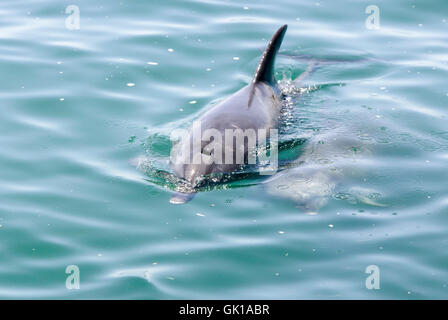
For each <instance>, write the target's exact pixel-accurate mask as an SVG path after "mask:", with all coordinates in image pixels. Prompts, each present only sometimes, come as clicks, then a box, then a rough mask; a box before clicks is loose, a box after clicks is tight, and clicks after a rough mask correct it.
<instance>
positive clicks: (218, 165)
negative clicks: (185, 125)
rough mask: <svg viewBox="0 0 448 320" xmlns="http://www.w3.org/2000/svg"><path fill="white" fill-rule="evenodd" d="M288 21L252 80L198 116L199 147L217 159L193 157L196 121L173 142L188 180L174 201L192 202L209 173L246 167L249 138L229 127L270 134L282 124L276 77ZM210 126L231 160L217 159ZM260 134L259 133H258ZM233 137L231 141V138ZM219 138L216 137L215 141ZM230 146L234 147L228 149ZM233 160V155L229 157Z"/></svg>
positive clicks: (176, 162) (173, 162)
mask: <svg viewBox="0 0 448 320" xmlns="http://www.w3.org/2000/svg"><path fill="white" fill-rule="evenodd" d="M286 29H287V25H283V26H282V27H280V28H279V29H278V30H277V32H276V33H275V34H274V35H273V37H272V39H271V41H270V42H269V43H268V45H267V47H266V49H265V51H264V53H263V56H262V57H261V60H260V62H259V64H258V67H257V70H256V72H255V75H254V78H253V80H252V82H251V83H250V84H248V85H247V86H245V87H243V88H242V89H240V90H239V91H237V92H235V93H234V94H233V95H231V96H230V97H228V98H226V99H225V100H223V101H222V102H220V103H218V104H216V105H214V106H213V107H211V108H210V110H207V111H206V112H205V113H204V114H203V115H201V116H200V117H199V118H198V119H197V123H199V124H200V128H199V129H198V130H199V131H198V132H199V133H200V134H201V136H202V138H201V141H200V145H199V147H198V149H196V150H197V151H199V152H200V156H201V157H202V156H205V157H212V158H211V159H212V160H213V161H201V162H200V163H198V162H196V163H195V162H194V161H192V158H191V157H192V155H193V156H194V155H195V151H194V150H193V149H194V145H195V141H193V140H194V133H195V128H194V125H193V126H191V127H190V129H189V131H188V134H186V135H185V136H184V137H183V138H182V139H181V140H180V141H179V142H178V143H177V144H175V145H173V149H172V151H171V156H170V166H171V168H172V170H173V172H174V174H175V175H176V176H177V177H179V178H181V180H182V181H184V182H185V184H184V188H183V189H182V192H177V193H175V194H174V195H173V196H172V197H171V200H170V202H171V203H173V204H181V203H185V202H188V201H189V200H191V199H192V198H193V196H194V195H195V191H196V189H197V187H199V186H200V185H201V183H203V181H204V179H206V177H211V176H214V175H215V176H216V175H217V174H226V173H234V172H237V171H238V170H240V169H241V168H242V164H241V161H237V159H236V155H237V153H238V152H241V153H240V155H241V154H243V155H244V163H245V164H247V161H248V159H249V157H250V153H251V150H250V148H249V145H248V141H247V140H248V139H243V140H242V141H241V139H240V140H239V142H238V139H234V137H227V136H226V133H225V131H226V130H227V129H229V130H248V129H253V130H254V131H255V132H257V131H258V130H259V129H264V130H266V135H267V138H269V133H270V130H271V129H275V128H277V127H278V123H279V116H280V111H281V107H282V103H281V99H282V97H281V91H280V89H279V88H278V86H277V83H276V81H275V79H274V64H275V57H276V55H277V52H278V51H279V49H280V46H281V43H282V41H283V37H284V35H285V32H286ZM206 130H214V131H213V132H215V133H219V134H220V135H221V136H222V137H225V139H224V145H225V150H224V151H225V153H226V155H227V152H228V151H230V154H231V155H232V159H231V161H214V160H216V154H214V152H213V151H214V150H216V149H214V148H213V147H214V146H213V142H214V141H215V135H213V137H212V136H210V137H209V138H207V139H204V137H203V133H204V132H205V131H206ZM257 137H258V136H257ZM230 139H232V141H231V142H230V141H229V140H230ZM215 142H216V141H215ZM229 148H230V150H228V149H229ZM227 160H229V159H227Z"/></svg>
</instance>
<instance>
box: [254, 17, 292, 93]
mask: <svg viewBox="0 0 448 320" xmlns="http://www.w3.org/2000/svg"><path fill="white" fill-rule="evenodd" d="M287 28H288V25H286V24H285V25H284V26H282V27H280V29H278V30H277V32H276V33H275V34H274V36H273V37H272V39H271V41H269V43H268V45H267V47H266V50H265V51H264V53H263V56H262V57H261V60H260V63H259V64H258V68H257V71H256V72H255V76H254V80H253V83H256V82H259V81H264V82H266V83H268V84H270V85H274V62H275V56H276V55H277V52H278V49H280V46H281V44H282V41H283V37H284V35H285V32H286V29H287Z"/></svg>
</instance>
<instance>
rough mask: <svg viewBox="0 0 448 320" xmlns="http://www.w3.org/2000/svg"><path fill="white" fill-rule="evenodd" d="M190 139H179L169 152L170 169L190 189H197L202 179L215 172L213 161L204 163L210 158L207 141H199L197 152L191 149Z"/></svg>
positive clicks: (191, 142)
mask: <svg viewBox="0 0 448 320" xmlns="http://www.w3.org/2000/svg"><path fill="white" fill-rule="evenodd" d="M193 143H194V142H193V141H192V137H191V136H188V137H186V139H181V140H180V141H179V142H178V144H177V145H175V146H174V147H173V150H172V152H171V168H172V169H173V170H174V172H175V173H176V175H177V176H178V177H180V178H182V179H183V180H185V181H186V182H187V183H188V184H189V187H191V188H192V189H194V188H196V187H198V186H199V185H200V184H201V181H202V180H203V177H204V176H206V175H209V174H211V173H214V172H216V165H215V163H214V162H213V161H204V160H207V158H210V157H211V154H210V151H209V149H208V148H207V145H208V144H209V141H201V146H198V148H197V150H196V149H195V148H194V147H193Z"/></svg>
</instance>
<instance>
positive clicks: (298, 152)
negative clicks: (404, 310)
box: [0, 0, 448, 299]
mask: <svg viewBox="0 0 448 320" xmlns="http://www.w3.org/2000/svg"><path fill="white" fill-rule="evenodd" d="M70 5H75V7H73V6H70ZM370 5H375V6H376V7H373V9H372V7H371V8H368V7H369V6H370ZM366 9H367V10H366ZM78 13H79V16H78V15H77V14H78ZM0 15H1V17H2V18H1V19H0V30H1V31H0V70H1V78H0V104H1V110H2V116H1V117H0V128H1V132H2V135H1V136H0V146H1V148H0V168H1V170H0V298H1V299H39V298H40V299H229V298H233V299H446V298H448V184H447V181H448V170H447V167H448V117H447V115H448V112H447V104H448V87H447V79H448V54H447V49H448V46H447V44H448V22H447V20H448V4H447V2H446V1H442V0H438V1H431V2H427V1H423V0H421V1H409V0H397V1H375V2H371V1H362V0H357V1H354V0H353V1H328V0H326V1H317V2H316V1H304V0H282V1H241V2H240V1H231V0H230V1H224V0H193V1H154V0H148V1H143V0H140V1H138V0H134V1H132V0H127V1H125V0H122V1H105V0H102V1H99V0H89V1H87V0H78V1H76V2H73V3H72V2H70V1H36V0H34V1H30V0H23V1H11V0H9V1H2V2H1V3H0ZM372 15H373V16H372ZM77 17H79V19H78V18H77ZM373 17H374V18H375V19H373ZM283 24H288V26H289V28H288V31H287V33H286V36H285V38H284V41H283V45H282V48H281V51H280V54H279V56H278V58H277V61H276V78H277V79H278V80H279V81H280V84H281V86H282V88H283V90H284V92H285V100H284V104H285V110H287V111H285V112H284V116H285V119H283V120H282V125H284V128H282V129H281V130H283V131H282V135H281V139H284V140H285V141H287V142H288V143H289V145H288V143H287V147H286V153H287V155H286V156H287V157H290V158H294V157H295V158H297V159H302V160H301V161H305V162H306V163H309V164H311V167H312V169H310V170H302V169H303V166H301V165H299V164H297V163H296V165H294V162H292V163H293V165H290V166H289V167H288V168H285V169H282V170H280V171H279V172H278V173H277V174H276V175H274V176H270V177H268V178H266V179H248V178H246V179H242V180H239V181H236V182H232V183H227V184H221V185H219V186H216V187H213V188H209V189H208V190H204V191H203V192H200V193H199V194H198V195H197V196H196V197H195V198H194V199H193V200H192V201H191V202H189V203H187V204H185V205H173V204H171V203H169V199H170V197H171V194H172V189H173V185H172V184H171V183H170V182H168V181H164V180H163V179H160V177H159V179H156V177H155V174H154V173H155V172H158V171H162V170H167V171H169V166H167V159H168V157H169V153H170V149H171V144H170V139H169V136H170V132H172V131H173V130H175V129H176V128H178V127H183V126H188V125H189V124H191V122H192V121H193V119H195V117H197V116H198V115H200V114H201V112H204V111H205V110H207V108H210V106H211V104H213V103H216V101H219V100H220V99H222V98H223V97H226V96H228V95H230V94H232V93H233V92H235V91H237V90H239V89H240V88H242V87H243V86H245V85H246V84H248V83H249V82H250V81H251V79H252V76H253V74H254V72H255V69H256V67H257V64H258V61H259V59H260V56H261V54H262V52H263V50H264V48H265V46H266V44H267V42H268V41H269V39H270V38H271V36H272V35H273V33H274V32H275V31H276V30H277V28H278V27H280V26H281V25H283ZM310 65H314V68H312V69H313V70H312V72H308V73H307V74H306V76H305V77H303V78H300V81H299V82H298V81H294V79H296V78H297V77H298V76H299V75H300V74H301V73H302V72H304V71H306V70H309V66H310ZM284 153H285V152H284ZM136 157H140V158H142V157H143V158H144V159H146V161H145V164H144V165H143V166H142V165H140V166H139V167H138V168H136V167H135V166H133V165H132V163H133V161H132V160H131V159H133V158H136ZM68 266H75V268H76V267H77V269H78V270H79V278H77V279H79V289H76V288H73V286H71V284H75V283H76V281H75V280H73V282H70V281H71V280H70V279H74V278H70V277H71V276H76V274H74V273H73V274H71V273H70V274H68V273H66V270H67V267H68ZM369 266H373V267H370V268H368V267H369ZM72 268H73V267H72ZM372 268H373V269H372ZM69 269H70V268H69ZM366 269H367V270H368V273H366ZM369 270H376V271H375V272H374V274H370V271H369ZM67 271H69V270H67ZM369 276H372V277H373V276H375V278H374V279H373V280H372V281H373V282H371V280H367V282H369V283H370V284H372V283H375V286H373V287H372V285H370V286H369V285H368V284H367V285H366V279H367V278H368V277H369ZM68 277H69V279H68V280H67V278H68ZM369 279H371V278H369ZM69 280H70V281H69Z"/></svg>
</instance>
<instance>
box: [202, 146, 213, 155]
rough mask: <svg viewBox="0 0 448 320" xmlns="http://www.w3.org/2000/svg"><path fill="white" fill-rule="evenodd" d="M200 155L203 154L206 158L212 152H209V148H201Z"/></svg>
mask: <svg viewBox="0 0 448 320" xmlns="http://www.w3.org/2000/svg"><path fill="white" fill-rule="evenodd" d="M201 153H202V154H205V155H207V156H211V155H212V150H211V148H209V147H208V146H206V147H204V148H202V150H201Z"/></svg>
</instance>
